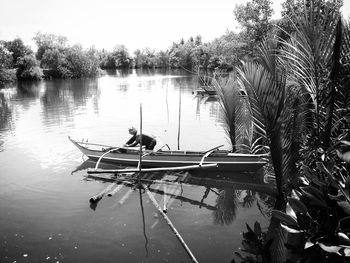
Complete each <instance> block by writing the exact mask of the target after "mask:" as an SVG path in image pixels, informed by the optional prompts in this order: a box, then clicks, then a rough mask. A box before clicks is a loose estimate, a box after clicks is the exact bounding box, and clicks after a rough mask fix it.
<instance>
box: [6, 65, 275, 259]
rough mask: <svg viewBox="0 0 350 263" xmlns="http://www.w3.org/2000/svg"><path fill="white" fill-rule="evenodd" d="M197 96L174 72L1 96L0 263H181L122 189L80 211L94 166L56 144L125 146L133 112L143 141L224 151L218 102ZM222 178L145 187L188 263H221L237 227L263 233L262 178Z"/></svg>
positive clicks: (192, 81) (118, 75) (235, 241)
mask: <svg viewBox="0 0 350 263" xmlns="http://www.w3.org/2000/svg"><path fill="white" fill-rule="evenodd" d="M196 87H197V79H196V77H194V76H191V75H189V74H185V73H183V72H176V71H174V72H171V73H169V72H166V73H164V72H163V73H161V72H154V71H147V72H142V71H128V72H119V71H117V72H112V73H109V74H108V75H105V76H102V77H100V78H96V79H83V80H82V79H79V80H52V81H41V82H34V83H17V84H12V85H10V86H7V87H5V88H3V89H0V106H1V109H0V262H84V263H87V262H191V260H190V258H189V256H188V255H187V253H186V251H185V250H184V249H183V247H182V246H181V244H180V243H179V241H178V239H177V238H176V236H175V235H174V233H173V232H172V231H171V229H170V228H169V226H168V225H167V223H166V221H165V220H164V219H163V217H162V216H161V215H160V214H159V213H158V212H157V209H156V208H155V207H154V205H153V204H152V202H150V199H149V197H148V196H147V194H145V193H144V192H143V191H141V192H140V191H139V190H138V189H133V188H131V187H128V186H123V187H121V189H120V191H119V192H117V193H116V194H115V195H114V196H112V197H105V198H103V199H102V200H101V201H100V202H99V203H98V204H97V206H90V204H89V199H90V197H91V196H93V195H95V194H97V193H99V192H100V191H101V190H103V189H105V188H106V187H107V186H108V184H109V183H106V182H102V181H98V180H93V179H90V178H87V171H86V168H87V167H93V165H94V163H89V162H85V161H86V158H84V157H82V155H81V153H80V152H79V151H78V149H76V148H75V147H74V145H73V144H72V143H70V142H69V140H68V139H67V137H68V136H71V137H72V138H74V139H77V140H82V139H84V140H86V139H88V140H89V142H97V143H101V144H108V145H110V144H112V145H121V144H124V143H125V141H126V140H127V139H128V138H129V134H128V131H127V128H128V127H130V126H132V125H133V126H135V127H139V115H140V103H142V118H143V131H144V132H145V133H146V132H147V133H149V134H152V135H155V136H157V138H158V142H159V143H158V145H161V144H164V143H167V144H168V145H169V146H170V147H171V148H172V149H177V148H180V149H186V150H189V149H192V150H207V149H210V148H212V147H214V146H217V145H220V144H223V145H224V147H223V149H229V148H230V145H229V144H228V142H227V139H226V136H225V133H224V129H223V126H222V123H221V117H220V115H221V114H220V106H219V104H218V102H217V99H216V98H215V97H205V96H196V94H195V93H194V91H195V90H196ZM158 176H159V175H158ZM231 177H232V178H233V182H232V183H231V184H229V185H221V186H220V185H210V184H209V185H207V186H205V185H204V184H202V183H201V182H200V180H197V181H196V180H195V182H196V183H194V184H183V185H182V189H181V191H180V188H179V187H174V186H171V185H170V186H167V187H165V188H164V186H163V185H157V184H154V185H152V186H151V189H152V192H153V193H154V196H155V198H156V200H157V201H158V202H159V204H160V205H163V202H164V200H166V201H165V202H166V203H167V205H168V213H167V215H168V217H169V218H170V220H171V221H172V223H173V224H174V226H175V227H176V228H177V230H178V231H179V233H180V234H181V236H182V237H183V239H184V240H185V242H186V243H187V245H188V247H189V248H190V249H191V251H192V253H193V254H194V256H195V257H196V258H197V260H198V261H199V262H230V261H231V259H232V258H233V255H234V252H235V251H238V250H239V248H240V247H241V242H242V235H241V233H242V231H246V223H248V224H249V225H253V224H254V222H255V221H259V222H260V223H261V225H262V226H263V227H264V229H266V227H267V226H268V224H269V218H268V217H267V218H266V217H265V216H264V213H267V214H268V210H269V206H268V205H267V204H268V203H269V202H270V203H271V200H270V198H269V196H268V195H267V194H266V193H267V192H269V190H266V189H268V187H267V186H266V185H264V183H263V180H262V178H261V177H259V176H252V175H249V176H247V175H244V176H241V175H234V174H232V175H231ZM265 190H266V191H265ZM164 193H170V195H166V198H164ZM173 197H176V198H173ZM258 204H259V205H260V209H258Z"/></svg>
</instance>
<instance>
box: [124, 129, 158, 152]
mask: <svg viewBox="0 0 350 263" xmlns="http://www.w3.org/2000/svg"><path fill="white" fill-rule="evenodd" d="M129 133H130V134H131V135H132V137H131V138H130V139H129V140H128V141H127V142H126V144H124V146H125V147H134V146H136V145H138V144H140V140H141V138H140V137H141V136H140V134H137V129H136V128H134V127H131V128H129ZM156 144H157V140H156V139H154V138H153V137H151V136H149V135H146V134H142V145H145V146H146V150H153V149H154V147H155V146H156Z"/></svg>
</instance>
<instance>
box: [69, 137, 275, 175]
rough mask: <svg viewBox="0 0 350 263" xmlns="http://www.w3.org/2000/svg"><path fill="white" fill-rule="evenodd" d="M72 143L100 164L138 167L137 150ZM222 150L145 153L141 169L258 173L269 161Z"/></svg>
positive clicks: (260, 157)
mask: <svg viewBox="0 0 350 263" xmlns="http://www.w3.org/2000/svg"><path fill="white" fill-rule="evenodd" d="M69 140H70V141H71V142H72V143H73V144H74V145H75V146H76V147H77V148H78V149H79V150H80V151H81V152H82V153H83V154H84V155H86V156H87V157H88V158H89V159H91V160H95V161H98V162H99V161H101V160H102V161H103V162H108V163H113V164H121V165H129V166H130V165H131V166H137V165H138V163H139V160H140V156H139V155H140V154H139V150H138V149H137V148H127V147H113V146H109V145H101V144H94V143H87V142H77V141H75V140H73V139H71V138H70V137H69ZM219 147H220V146H218V147H215V148H213V149H210V150H208V151H171V150H158V151H149V150H145V151H144V153H143V157H142V167H153V168H154V170H156V169H160V168H167V167H169V168H171V167H172V168H176V167H179V166H180V167H188V169H192V168H193V169H196V167H197V168H201V167H202V166H203V167H207V168H208V169H209V170H214V171H232V172H238V171H239V172H255V171H257V170H258V169H259V168H261V167H263V166H264V165H265V164H266V163H267V161H268V160H267V155H266V154H239V153H231V152H229V151H224V150H218V148H219ZM149 170H151V169H149ZM115 171H116V172H118V171H119V170H115Z"/></svg>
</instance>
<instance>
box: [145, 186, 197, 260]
mask: <svg viewBox="0 0 350 263" xmlns="http://www.w3.org/2000/svg"><path fill="white" fill-rule="evenodd" d="M142 187H143V188H144V189H145V191H146V193H147V195H148V196H149V198H150V199H151V201H152V203H153V204H154V206H155V207H156V208H157V209H158V211H159V213H160V214H161V215H162V216H163V218H164V219H165V221H166V222H167V224H168V226H169V227H170V228H171V230H172V231H173V232H174V234H175V236H176V237H177V239H178V240H179V241H180V243H181V245H182V246H183V248H184V249H185V250H186V252H187V254H188V255H189V256H190V258H191V260H192V262H196V263H198V261H197V259H196V258H195V256H194V255H193V253H192V252H191V250H190V249H189V247H188V246H187V245H186V243H185V241H184V239H183V238H182V237H181V235H180V233H179V232H178V231H177V230H176V228H175V227H174V225H173V223H172V222H171V221H170V219H169V217H168V216H167V215H166V214H165V213H164V212H163V210H162V209H161V208H160V206H159V204H158V203H157V201H156V199H155V198H154V196H153V195H152V193H151V192H150V191H149V189H148V187H147V186H146V185H144V184H143V185H142Z"/></svg>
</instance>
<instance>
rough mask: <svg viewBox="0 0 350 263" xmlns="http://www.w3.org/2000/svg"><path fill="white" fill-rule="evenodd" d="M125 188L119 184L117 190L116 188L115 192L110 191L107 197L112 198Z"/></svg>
mask: <svg viewBox="0 0 350 263" xmlns="http://www.w3.org/2000/svg"><path fill="white" fill-rule="evenodd" d="M123 187H124V184H118V185H117V187H116V188H114V190H112V191H110V192H109V193H108V194H107V196H109V197H111V196H113V195H115V194H116V193H117V192H119V191H120V190H121V189H122V188H123Z"/></svg>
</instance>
